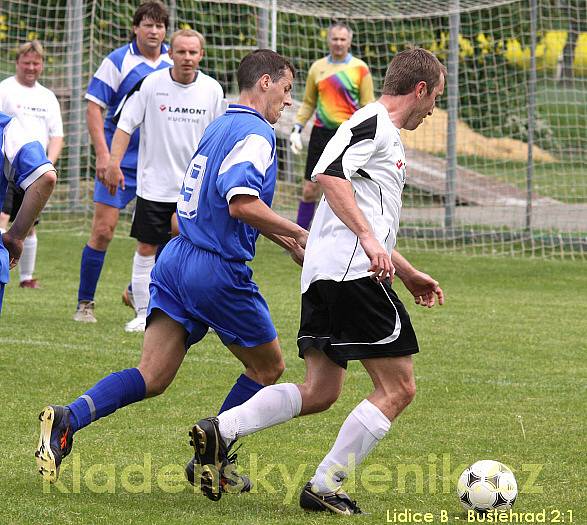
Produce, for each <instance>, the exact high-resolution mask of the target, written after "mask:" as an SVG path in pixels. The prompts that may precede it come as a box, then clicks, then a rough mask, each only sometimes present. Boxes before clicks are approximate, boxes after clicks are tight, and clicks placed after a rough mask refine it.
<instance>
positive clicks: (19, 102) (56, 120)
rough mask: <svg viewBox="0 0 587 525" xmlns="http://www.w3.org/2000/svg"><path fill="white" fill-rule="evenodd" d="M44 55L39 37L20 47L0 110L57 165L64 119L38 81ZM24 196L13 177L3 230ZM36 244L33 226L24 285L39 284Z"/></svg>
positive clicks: (3, 86) (0, 87)
mask: <svg viewBox="0 0 587 525" xmlns="http://www.w3.org/2000/svg"><path fill="white" fill-rule="evenodd" d="M44 59H45V51H44V50H43V46H42V45H41V42H39V41H38V40H31V41H30V42H25V43H24V44H22V45H21V46H20V47H19V48H18V51H17V54H16V73H15V75H14V76H12V77H9V78H7V79H5V80H3V81H2V82H0V111H3V112H4V113H6V114H7V115H10V116H11V117H16V118H18V120H19V121H20V122H21V124H22V125H23V126H24V128H25V129H26V130H27V132H28V133H30V135H31V136H32V137H33V138H35V139H36V140H38V141H39V142H40V143H41V146H43V148H45V152H46V154H47V157H48V158H49V161H50V162H51V163H52V164H53V165H55V164H56V163H57V159H58V158H59V155H60V153H61V149H62V147H63V122H62V120H61V109H60V107H59V102H58V100H57V97H56V96H55V94H54V93H53V91H51V90H50V89H48V88H46V87H45V86H43V85H41V84H40V83H39V78H40V76H41V74H42V72H43V65H44ZM23 197H24V191H23V190H22V189H21V188H19V187H18V186H17V185H16V184H15V183H14V181H10V182H9V183H8V189H7V192H6V199H5V200H4V205H3V207H2V214H1V216H0V230H4V231H5V230H6V228H7V227H8V223H9V222H11V221H13V220H14V219H15V218H16V215H17V214H18V210H19V209H20V206H21V204H22V200H23ZM37 222H38V220H37V221H36V222H35V224H37ZM37 244H38V241H37V234H36V231H35V227H34V226H33V227H32V228H31V229H30V231H29V232H28V235H27V237H26V239H25V240H24V245H23V250H22V255H21V258H20V261H19V263H18V269H19V272H20V287H21V288H39V283H38V281H37V279H35V278H34V275H33V274H34V272H35V264H36V260H37Z"/></svg>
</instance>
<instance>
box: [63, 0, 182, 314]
mask: <svg viewBox="0 0 587 525" xmlns="http://www.w3.org/2000/svg"><path fill="white" fill-rule="evenodd" d="M168 21H169V14H168V12H167V8H166V7H165V6H164V5H163V4H162V3H161V2H145V3H144V4H141V5H140V7H139V8H138V9H137V11H136V12H135V14H134V16H133V22H132V24H133V35H132V39H131V41H130V42H129V43H128V44H126V45H124V46H122V47H119V48H118V49H115V50H114V51H112V53H110V54H109V55H108V56H107V57H106V58H105V59H104V61H103V62H102V64H101V65H100V67H99V68H98V70H97V71H96V73H95V74H94V76H93V77H92V79H91V81H90V84H89V86H88V92H87V93H86V99H87V100H88V109H87V119H88V130H89V132H90V136H91V138H92V143H93V145H94V150H95V152H96V183H95V187H94V203H95V207H94V218H93V220H92V232H91V234H90V239H89V241H88V244H87V245H86V246H85V247H84V250H83V252H82V260H81V267H80V282H79V288H78V305H77V311H76V312H75V315H74V317H73V319H74V321H80V322H86V323H95V322H96V317H95V316H94V295H95V293H96V287H97V286H98V280H99V278H100V272H101V271H102V266H103V265H104V257H105V256H106V250H107V249H108V245H109V244H110V241H111V240H112V237H113V236H114V230H115V228H116V225H117V223H118V217H119V214H120V210H121V209H123V208H125V207H126V205H127V204H128V203H129V202H130V201H131V200H133V199H134V198H135V193H136V170H137V155H138V149H139V131H138V130H137V131H135V133H133V135H132V137H131V140H130V144H129V147H128V149H127V151H126V154H125V156H124V158H123V159H122V161H121V168H122V171H123V173H124V178H125V189H121V188H119V189H118V191H117V192H116V194H115V195H114V196H112V195H110V194H109V192H108V188H107V187H106V186H105V185H104V184H103V182H104V177H105V175H106V168H107V166H108V162H109V160H110V145H111V143H112V137H113V135H114V132H115V131H116V124H114V122H113V121H112V118H113V117H114V114H115V112H116V109H117V107H118V105H119V104H120V102H121V101H122V99H123V98H124V97H125V95H126V94H127V93H128V92H129V91H130V90H131V89H132V88H133V87H134V85H135V84H136V83H137V82H138V81H139V80H141V79H142V78H144V77H146V76H147V75H148V74H149V73H151V72H153V71H156V70H158V69H163V68H168V67H170V66H171V65H172V62H171V59H170V58H169V56H168V55H167V46H166V45H165V44H164V43H163V40H164V39H165V34H166V31H167V24H168ZM104 110H106V117H105V118H104V115H103V112H104Z"/></svg>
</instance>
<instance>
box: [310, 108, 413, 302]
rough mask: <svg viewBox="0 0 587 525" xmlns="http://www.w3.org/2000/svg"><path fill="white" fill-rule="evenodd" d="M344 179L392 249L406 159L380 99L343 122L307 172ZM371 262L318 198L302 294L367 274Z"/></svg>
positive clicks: (359, 245)
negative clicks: (322, 284)
mask: <svg viewBox="0 0 587 525" xmlns="http://www.w3.org/2000/svg"><path fill="white" fill-rule="evenodd" d="M320 173H324V174H326V175H331V176H334V177H341V178H346V179H347V180H349V181H350V182H351V184H352V185H353V190H354V192H355V199H356V201H357V205H358V206H359V208H360V209H361V211H362V212H363V214H364V215H365V218H366V219H367V221H368V222H369V224H370V225H371V228H372V229H373V232H374V233H375V236H376V237H377V240H378V241H379V242H380V243H381V244H382V245H383V246H384V247H385V248H387V251H388V252H389V253H390V254H391V252H392V250H393V248H394V246H395V241H396V236H397V231H398V228H399V217H400V211H401V206H402V201H401V194H402V190H403V188H404V183H405V180H406V158H405V153H404V148H403V145H402V142H401V138H400V133H399V129H398V128H396V127H395V126H394V124H393V123H392V121H391V119H390V118H389V114H388V112H387V110H386V109H385V107H384V106H383V105H382V104H381V103H379V102H373V103H371V104H367V105H366V106H365V107H363V108H361V109H359V110H358V111H357V112H356V113H354V114H353V116H352V117H351V118H350V119H349V120H347V121H346V122H344V123H343V124H342V125H341V126H340V127H339V128H338V131H337V132H336V135H334V137H333V138H332V139H331V140H330V142H329V143H328V145H327V146H326V148H325V149H324V152H323V153H322V156H321V157H320V160H319V161H318V163H317V164H316V167H315V168H314V171H313V173H312V179H313V180H315V177H316V175H318V174H320ZM370 266H371V263H370V261H369V258H368V257H367V255H366V254H365V252H364V250H363V248H362V247H361V244H360V243H359V240H358V238H357V236H356V235H355V234H354V233H353V232H352V231H351V230H350V229H349V228H348V227H347V226H345V224H344V223H343V222H342V221H341V220H340V219H339V218H338V217H337V216H336V215H335V214H334V212H333V211H332V209H331V208H330V206H329V205H328V202H327V201H326V199H325V198H324V197H322V199H321V201H320V204H319V206H318V209H317V210H316V215H315V216H314V220H313V222H312V228H311V230H310V236H309V238H308V243H307V246H306V253H305V256H304V267H303V270H302V293H304V292H305V291H306V290H307V289H308V287H309V286H310V284H311V283H312V282H314V281H318V280H321V279H325V280H332V281H338V282H340V281H351V280H354V279H360V278H362V277H366V276H368V275H370V272H369V271H368V270H369V267H370Z"/></svg>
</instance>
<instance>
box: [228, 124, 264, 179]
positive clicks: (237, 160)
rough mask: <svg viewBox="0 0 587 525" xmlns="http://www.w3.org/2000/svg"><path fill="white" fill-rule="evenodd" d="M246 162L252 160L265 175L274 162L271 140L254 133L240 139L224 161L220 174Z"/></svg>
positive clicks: (256, 167)
mask: <svg viewBox="0 0 587 525" xmlns="http://www.w3.org/2000/svg"><path fill="white" fill-rule="evenodd" d="M244 162H250V163H251V164H253V166H254V167H255V169H256V170H257V171H258V172H259V173H261V174H263V175H265V172H266V171H267V169H268V168H269V166H271V163H272V162H273V154H272V151H271V144H270V143H269V141H268V140H267V139H266V138H265V137H263V136H261V135H257V134H254V133H253V134H251V135H247V136H246V137H245V138H244V139H242V140H239V141H238V142H237V143H236V144H235V145H234V147H233V148H232V150H231V151H230V153H229V154H228V155H226V157H225V159H224V160H223V161H222V164H221V165H220V169H219V170H218V174H219V175H222V174H223V173H226V172H227V171H228V170H229V169H230V168H232V167H233V166H236V165H237V164H242V163H244Z"/></svg>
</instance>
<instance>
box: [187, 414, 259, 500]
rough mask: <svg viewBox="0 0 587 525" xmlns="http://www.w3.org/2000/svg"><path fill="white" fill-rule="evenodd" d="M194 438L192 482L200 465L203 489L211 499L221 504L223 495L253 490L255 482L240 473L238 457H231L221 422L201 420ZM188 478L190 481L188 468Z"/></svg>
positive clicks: (195, 426) (196, 425)
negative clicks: (221, 429)
mask: <svg viewBox="0 0 587 525" xmlns="http://www.w3.org/2000/svg"><path fill="white" fill-rule="evenodd" d="M190 438H191V440H190V445H191V446H193V447H194V452H195V458H194V459H195V460H196V461H193V460H192V462H193V464H192V478H195V476H194V475H193V472H194V471H195V465H196V464H198V463H199V464H200V469H199V470H200V489H201V490H202V493H203V494H204V495H205V496H206V497H207V498H209V499H211V500H212V501H218V500H219V499H220V498H221V496H222V493H223V492H232V493H240V492H249V491H250V490H251V487H252V483H251V480H250V479H249V478H248V477H246V476H241V475H240V474H238V472H237V471H236V467H235V462H236V458H237V456H236V454H231V455H230V456H229V455H228V450H229V447H227V446H226V445H225V444H224V440H223V439H222V436H221V435H220V431H219V430H218V419H217V418H215V417H209V418H206V419H200V421H198V422H197V423H196V424H195V425H194V426H193V428H192V430H191V431H190ZM192 462H190V463H192ZM186 475H188V480H189V479H190V476H189V474H188V472H187V468H186ZM191 482H192V481H191V480H190V483H191ZM194 483H195V479H194Z"/></svg>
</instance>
